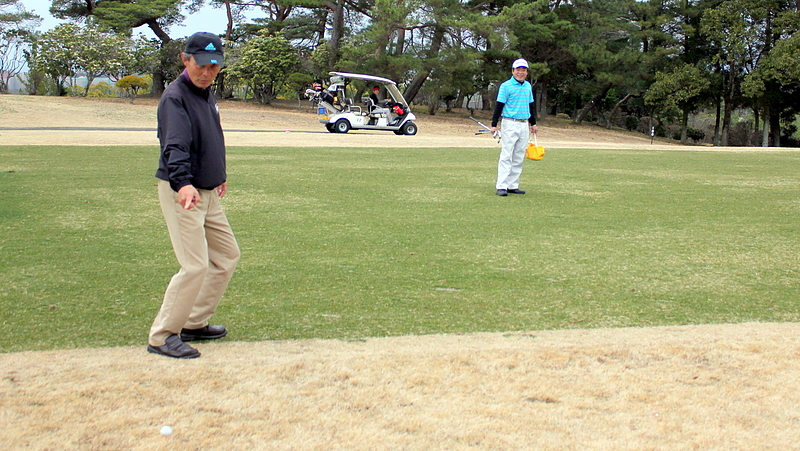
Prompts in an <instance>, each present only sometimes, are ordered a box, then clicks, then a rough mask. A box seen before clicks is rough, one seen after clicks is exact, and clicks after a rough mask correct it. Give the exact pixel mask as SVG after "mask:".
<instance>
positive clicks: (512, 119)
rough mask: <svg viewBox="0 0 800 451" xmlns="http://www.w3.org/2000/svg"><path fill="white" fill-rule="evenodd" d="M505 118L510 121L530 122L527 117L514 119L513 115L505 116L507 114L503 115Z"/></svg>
mask: <svg viewBox="0 0 800 451" xmlns="http://www.w3.org/2000/svg"><path fill="white" fill-rule="evenodd" d="M503 119H508V120H509V121H514V122H528V120H527V119H514V118H513V117H505V116H503Z"/></svg>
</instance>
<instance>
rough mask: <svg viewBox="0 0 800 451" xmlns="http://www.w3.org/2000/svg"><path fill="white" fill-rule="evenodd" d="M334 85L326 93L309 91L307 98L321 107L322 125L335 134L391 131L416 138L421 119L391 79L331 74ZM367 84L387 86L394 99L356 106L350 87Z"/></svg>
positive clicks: (363, 102)
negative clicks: (354, 83)
mask: <svg viewBox="0 0 800 451" xmlns="http://www.w3.org/2000/svg"><path fill="white" fill-rule="evenodd" d="M329 74H330V75H331V79H330V85H329V86H328V87H327V88H326V89H324V90H323V89H322V86H315V88H316V89H307V90H306V97H308V98H309V100H311V101H312V102H314V103H315V104H316V105H317V111H318V112H319V113H320V114H322V117H321V118H320V120H319V121H320V122H321V123H322V124H325V128H326V129H328V131H329V132H331V133H347V132H349V131H350V130H391V131H393V132H394V133H395V134H396V135H415V134H416V133H417V124H415V123H414V120H416V119H417V117H416V116H414V113H412V112H411V109H410V108H409V105H408V102H406V99H404V98H403V94H402V93H401V92H400V90H399V89H397V84H396V83H395V82H393V81H392V80H389V79H388V78H383V77H376V76H374V75H364V74H351V73H348V72H329ZM354 79H355V80H364V81H365V82H366V83H365V84H366V85H369V84H376V83H379V84H381V85H383V87H384V89H385V91H386V93H387V94H388V95H389V96H390V97H391V99H386V100H383V101H381V102H379V104H378V105H375V104H374V102H373V101H372V99H370V98H369V97H365V98H363V99H362V100H361V103H362V104H363V106H361V105H354V104H353V99H351V98H349V97H347V85H348V84H349V81H350V80H354Z"/></svg>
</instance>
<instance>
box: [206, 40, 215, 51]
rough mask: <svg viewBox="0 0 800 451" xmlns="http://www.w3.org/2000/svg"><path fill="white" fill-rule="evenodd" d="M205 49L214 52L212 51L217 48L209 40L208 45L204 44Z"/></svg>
mask: <svg viewBox="0 0 800 451" xmlns="http://www.w3.org/2000/svg"><path fill="white" fill-rule="evenodd" d="M206 50H208V51H209V52H214V51H216V50H217V48H216V47H214V43H213V42H209V43H208V45H207V46H206Z"/></svg>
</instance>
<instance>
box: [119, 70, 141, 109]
mask: <svg viewBox="0 0 800 451" xmlns="http://www.w3.org/2000/svg"><path fill="white" fill-rule="evenodd" d="M148 86H149V83H148V82H147V80H145V79H144V78H142V77H139V76H136V75H126V76H124V77H122V78H120V79H119V81H118V82H117V87H118V88H120V89H123V90H125V92H126V93H127V95H128V97H130V99H131V103H133V100H134V99H135V98H136V95H137V94H138V93H139V91H140V90H141V91H143V90H145V89H147V87H148Z"/></svg>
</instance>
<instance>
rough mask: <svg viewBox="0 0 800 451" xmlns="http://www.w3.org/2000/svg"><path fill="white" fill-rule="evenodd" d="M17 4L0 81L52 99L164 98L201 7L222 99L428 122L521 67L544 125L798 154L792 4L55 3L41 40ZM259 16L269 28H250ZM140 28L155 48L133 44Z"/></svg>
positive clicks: (4, 25)
mask: <svg viewBox="0 0 800 451" xmlns="http://www.w3.org/2000/svg"><path fill="white" fill-rule="evenodd" d="M19 1H20V0H0V27H1V28H0V33H2V34H1V35H0V39H2V41H1V42H0V60H2V62H0V69H2V71H3V73H4V74H6V75H5V76H7V74H9V73H12V72H13V70H14V68H15V67H18V66H19V63H13V61H18V60H19V59H20V58H24V60H25V63H26V64H27V65H28V67H29V68H30V71H31V72H32V73H33V74H34V75H35V76H34V77H33V78H36V77H37V76H38V77H40V78H42V79H44V80H49V81H51V82H52V84H54V85H56V86H57V87H58V92H57V94H59V95H63V85H64V83H65V82H66V81H67V80H68V79H69V77H74V75H75V74H76V73H81V74H85V75H86V77H87V78H90V79H91V78H92V77H98V76H107V77H110V78H112V79H118V78H121V77H123V76H125V75H130V74H150V75H152V80H153V85H152V88H151V91H152V92H153V93H155V94H160V92H161V91H162V90H163V88H164V87H165V85H166V83H168V82H169V81H171V80H172V79H173V78H174V77H175V76H177V74H178V73H179V71H180V70H181V67H179V65H178V60H177V57H176V55H177V54H178V52H179V51H180V50H181V49H182V44H183V42H184V41H183V40H184V39H185V37H182V38H179V37H175V36H171V35H170V29H171V27H173V26H175V25H178V24H180V23H182V21H183V20H184V19H185V16H184V15H183V12H184V11H188V13H192V12H194V11H197V9H198V8H200V7H203V6H204V1H208V2H210V3H209V4H210V5H211V6H213V7H217V8H219V13H220V14H225V15H226V17H227V19H228V20H227V24H228V25H227V27H226V29H225V30H224V31H222V32H221V33H220V35H221V36H222V37H223V38H224V41H225V44H226V47H227V54H226V62H227V67H226V68H225V69H224V70H223V71H222V72H221V75H220V79H218V81H217V83H216V86H215V89H216V90H217V94H218V95H219V96H221V97H223V98H224V97H231V96H233V95H235V94H236V93H241V92H243V91H244V92H245V93H246V95H251V96H252V97H253V98H255V99H257V100H258V101H259V102H262V103H269V102H271V101H272V100H273V99H274V98H275V96H277V95H279V94H282V93H286V92H294V91H299V90H302V88H304V87H305V86H303V85H307V84H308V83H310V81H312V80H314V79H323V80H324V79H326V78H327V75H326V74H327V72H328V71H330V70H339V71H346V72H359V73H368V74H374V75H380V76H384V77H387V78H390V79H393V80H395V81H397V82H398V84H399V85H400V86H402V87H403V88H404V95H405V97H406V99H407V100H408V101H409V102H413V103H415V104H416V105H423V106H426V107H427V109H428V112H429V113H430V114H436V112H437V110H438V109H439V108H442V107H445V108H450V107H452V106H453V105H461V104H462V102H463V101H464V99H465V98H467V99H469V98H471V97H473V96H476V95H477V97H475V98H480V99H481V100H482V104H481V105H480V108H482V109H487V110H490V109H491V108H492V100H493V95H492V89H493V88H494V87H495V86H496V85H497V84H499V83H500V82H502V81H504V80H506V79H507V78H509V77H510V63H511V61H513V60H514V59H516V58H518V57H523V58H526V59H528V60H529V61H530V63H531V67H530V71H529V72H530V80H531V82H532V84H533V85H534V87H535V90H536V101H537V108H538V113H539V116H540V117H542V118H545V117H546V116H547V115H567V116H568V117H570V118H571V120H572V121H573V122H574V123H576V124H580V123H582V122H584V121H589V120H591V121H593V122H598V123H599V124H603V125H606V126H608V127H611V126H620V127H626V128H628V129H639V130H640V131H643V132H646V133H647V132H650V131H653V132H656V131H657V132H658V133H661V134H665V133H669V132H668V131H667V130H668V129H669V130H674V131H677V133H678V134H679V136H678V137H679V138H680V139H681V140H682V141H687V140H689V139H697V136H698V135H697V132H698V131H697V130H693V129H692V128H691V127H689V118H690V116H691V115H692V114H693V113H697V112H699V111H705V112H711V114H710V115H711V116H712V117H713V129H712V130H709V133H710V134H711V135H712V136H713V139H712V141H713V144H715V145H722V146H725V145H758V146H764V147H766V146H781V145H784V146H786V145H791V146H798V145H800V144H798V142H797V140H796V138H795V132H796V131H797V130H796V126H795V120H796V115H797V112H798V109H799V108H800V98H798V96H797V95H795V91H796V90H797V89H798V84H799V83H800V41H799V40H800V37H797V36H795V31H797V29H798V27H799V26H800V8H799V7H798V2H800V0H535V1H530V0H522V1H518V0H497V1H483V0H458V1H457V0H400V1H388V0H191V1H189V0H187V1H184V0H137V1H136V2H131V1H129V0H102V1H97V0H53V2H52V7H51V13H52V14H53V15H54V16H56V17H59V18H61V19H64V20H68V21H70V22H68V23H66V24H64V25H61V26H59V27H57V28H55V29H53V30H50V31H47V32H44V33H41V32H37V31H35V27H34V26H32V25H35V17H32V16H31V15H30V13H26V12H25V11H24V8H23V7H22V6H21V5H20V4H18V2H19ZM254 11H256V12H259V13H263V14H264V16H263V17H262V18H259V19H255V20H252V21H247V20H245V18H244V14H245V13H248V12H249V13H250V15H251V16H252V15H253V12H254ZM26 14H27V15H26ZM140 27H146V28H148V29H149V30H151V31H152V34H153V35H154V36H156V38H155V39H149V40H148V39H144V38H137V39H133V38H131V36H132V32H133V31H134V30H137V29H140ZM206 31H212V32H216V31H219V30H206ZM20 55H22V56H20ZM6 81H7V79H6ZM29 83H30V81H29ZM31 88H32V89H33V92H37V91H36V87H35V86H33V87H31V86H29V92H30V91H31ZM367 88H368V87H367V86H354V89H356V90H357V92H356V95H354V97H360V95H361V94H362V92H364V91H365V90H366V89H367ZM0 89H7V84H3V80H0ZM87 89H88V86H87ZM239 95H241V94H239ZM743 116H746V118H747V124H748V126H747V128H746V130H745V132H744V133H743V132H742V128H741V125H742V122H743V121H742V117H743ZM737 127H738V128H737Z"/></svg>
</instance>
